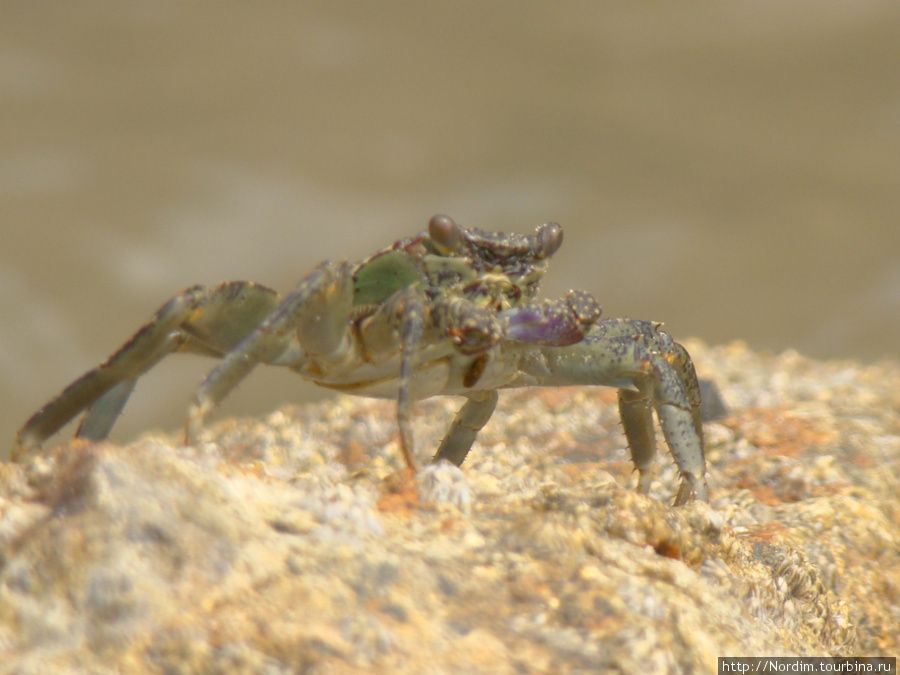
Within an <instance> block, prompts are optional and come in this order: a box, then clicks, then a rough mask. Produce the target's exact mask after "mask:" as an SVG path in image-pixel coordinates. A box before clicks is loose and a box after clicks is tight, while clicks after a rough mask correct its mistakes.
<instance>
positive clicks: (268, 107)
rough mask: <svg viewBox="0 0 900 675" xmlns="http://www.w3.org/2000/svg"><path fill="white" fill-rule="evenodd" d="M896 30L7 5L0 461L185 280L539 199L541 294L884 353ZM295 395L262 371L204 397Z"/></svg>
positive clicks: (878, 8)
mask: <svg viewBox="0 0 900 675" xmlns="http://www.w3.org/2000/svg"><path fill="white" fill-rule="evenodd" d="M898 35H900V3H897V2H896V0H881V1H877V0H860V1H855V2H849V1H847V0H815V1H813V0H798V1H796V2H785V1H784V0H778V1H774V0H758V1H754V2H737V3H672V4H669V3H632V2H629V1H619V2H615V1H613V2H604V3H597V2H594V1H593V0H581V1H571V2H565V3H549V2H548V3H523V2H511V1H509V2H508V1H501V0H494V1H493V2H487V3H486V2H482V1H481V0H478V1H471V2H469V1H459V0H455V1H454V2H452V3H444V2H442V3H437V2H429V3H423V2H418V1H408V2H384V3H357V2H340V1H338V2H335V1H334V0H329V1H322V2H315V1H308V0H305V1H304V2H302V3H297V2H287V1H285V2H268V3H229V4H227V5H222V4H219V3H212V2H192V3H156V2H148V1H138V2H131V3H127V4H126V3H114V2H94V3H87V4H84V3H76V4H64V3H53V4H44V3H3V4H2V6H0V139H2V142H0V235H2V237H0V431H2V435H3V438H5V439H7V440H4V441H2V442H0V457H3V456H4V453H5V452H6V451H7V448H8V443H9V442H10V441H11V439H12V436H13V434H14V432H15V430H16V429H17V428H18V426H19V425H21V424H22V423H23V422H24V421H25V419H26V418H27V417H28V416H29V415H30V414H31V413H32V412H34V410H36V409H37V408H38V407H39V406H41V405H42V404H44V403H45V402H46V401H47V400H48V399H49V398H50V397H51V396H54V395H56V394H57V393H58V392H59V391H60V390H61V389H62V388H63V386H64V385H66V384H68V383H69V382H70V381H71V380H72V379H74V378H75V377H77V376H79V375H80V374H82V373H83V372H84V371H86V370H87V369H89V368H91V367H93V366H94V365H96V364H97V363H99V362H100V361H102V360H104V359H105V358H106V357H107V356H108V355H109V354H110V353H112V352H113V351H114V350H115V349H117V348H118V347H119V346H120V345H121V344H122V343H123V342H124V341H125V340H126V339H127V338H128V337H129V336H130V335H131V334H132V333H133V332H134V331H135V330H136V329H137V328H138V327H139V326H140V325H142V324H143V323H144V322H145V321H146V320H147V319H148V318H149V317H150V316H151V315H152V313H153V312H154V311H155V310H156V309H157V307H159V306H160V305H161V304H162V303H163V302H164V301H165V300H167V299H168V298H169V297H171V296H172V295H173V294H174V293H176V292H178V291H180V290H181V289H183V288H185V287H187V286H190V285H192V284H195V283H205V284H212V283H215V282H217V281H220V280H225V279H253V280H256V281H259V282H262V283H264V284H267V285H270V286H273V287H275V288H277V289H279V290H282V291H288V290H290V289H291V288H292V287H293V286H294V284H295V283H296V282H297V281H298V280H299V279H300V278H301V277H302V276H303V275H304V274H305V273H306V272H307V271H308V270H309V269H310V268H311V267H312V266H313V265H315V264H316V263H318V262H319V261H321V260H324V259H341V258H349V259H351V260H355V259H360V258H363V257H365V256H367V255H369V254H370V253H372V252H374V251H376V250H378V249H379V248H381V247H382V246H385V245H387V244H389V243H391V242H393V241H394V240H395V239H398V238H400V237H402V236H406V235H411V234H413V233H415V232H418V231H420V230H422V229H424V227H425V226H426V223H427V222H428V219H429V217H430V216H431V215H432V214H433V213H435V212H444V213H447V214H449V215H451V216H452V217H454V218H455V219H456V220H457V222H459V223H461V224H464V225H467V226H478V227H482V228H485V229H491V230H518V231H531V230H532V228H533V227H534V226H535V225H537V224H539V223H541V222H544V221H547V220H555V221H558V222H559V223H561V224H562V225H563V227H564V229H565V235H566V243H565V244H564V246H563V248H562V250H561V251H560V252H559V253H558V254H557V256H556V257H555V258H554V264H553V266H552V268H551V274H550V276H549V278H548V279H547V282H546V284H545V287H544V292H545V295H548V296H557V295H559V294H561V293H562V292H564V291H565V290H566V289H568V288H570V287H575V288H584V289H587V290H589V291H591V292H593V293H594V294H595V295H596V296H597V297H598V298H599V300H600V301H601V303H602V305H603V308H604V313H605V315H606V316H632V317H638V318H647V319H657V320H661V321H664V322H665V323H666V326H667V329H668V330H669V332H670V333H672V335H674V336H675V337H676V339H680V338H687V337H699V338H702V339H704V340H706V341H708V342H710V343H722V342H726V341H730V340H735V339H740V340H745V341H746V342H748V343H749V344H750V345H751V346H752V347H754V348H758V349H764V350H773V351H780V350H784V349H787V348H792V349H797V350H799V351H800V352H802V353H804V354H807V355H811V356H814V357H819V358H827V359H833V358H838V359H847V358H852V359H860V360H864V361H873V360H877V359H881V358H885V357H887V358H897V357H898V356H900V342H898V338H897V336H898V333H900V189H898V188H900V40H898ZM212 365H213V362H212V361H209V360H205V359H202V358H195V357H184V356H175V357H172V358H171V359H169V360H167V361H165V362H164V363H163V364H162V365H160V366H159V367H158V368H156V369H155V370H154V371H153V372H152V374H151V375H149V376H148V377H146V378H145V379H143V380H142V381H141V383H140V384H139V386H138V390H137V392H136V394H135V396H134V399H133V401H132V404H131V406H129V408H128V409H126V413H125V415H124V416H123V419H122V421H121V423H120V425H119V426H118V427H117V428H116V431H115V434H114V435H115V437H116V438H119V439H121V440H126V439H128V438H130V437H131V436H133V435H134V434H135V433H137V432H138V431H141V430H145V429H151V428H154V427H162V428H165V429H174V428H176V427H178V426H179V425H181V423H182V420H183V415H184V411H185V407H186V404H187V401H188V400H189V397H190V395H191V393H192V391H193V388H194V387H195V386H196V385H197V384H198V383H199V381H200V380H201V379H202V377H203V376H204V375H205V373H206V372H207V371H208V370H209V369H210V368H211V367H212ZM312 395H323V392H321V390H319V391H316V390H315V388H314V387H311V386H308V385H305V384H304V383H303V382H301V381H300V380H299V378H297V377H296V376H293V375H291V374H290V373H289V372H282V371H281V370H280V369H259V370H258V371H257V372H255V373H254V375H253V377H252V378H250V380H249V381H247V382H246V383H245V384H244V385H242V387H241V388H240V389H239V391H238V392H236V393H235V394H234V395H233V396H232V397H231V398H230V399H229V400H228V401H227V402H226V404H225V406H224V409H223V410H222V414H238V415H250V414H257V413H262V412H265V411H269V410H272V409H273V408H274V407H275V406H277V405H278V404H279V403H281V402H284V401H299V400H304V399H305V398H308V397H310V396H312Z"/></svg>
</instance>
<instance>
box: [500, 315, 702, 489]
mask: <svg viewBox="0 0 900 675" xmlns="http://www.w3.org/2000/svg"><path fill="white" fill-rule="evenodd" d="M675 344H676V343H675V342H674V341H673V340H672V338H671V337H669V336H668V335H667V334H666V333H664V332H662V331H661V330H659V324H654V323H652V322H649V321H631V320H628V319H608V320H605V321H600V322H598V324H597V325H596V326H595V328H594V329H593V330H592V331H591V333H590V335H588V337H586V338H585V339H584V340H583V341H581V342H579V343H577V344H575V345H571V346H568V347H539V348H530V349H527V350H525V353H524V354H523V358H522V359H521V361H520V367H521V369H522V371H523V373H525V377H523V378H521V379H520V381H519V382H517V383H516V384H517V385H528V384H539V385H566V384H595V385H607V386H613V387H618V388H619V389H621V390H624V392H625V393H622V394H620V399H619V400H620V410H622V411H623V412H622V419H623V425H624V429H625V434H626V438H627V440H628V444H629V447H630V448H631V452H632V457H633V458H634V460H635V464H636V465H637V467H638V469H639V470H640V471H641V477H640V479H639V487H640V488H641V489H646V488H647V487H648V481H649V479H650V477H649V475H648V476H647V477H646V478H645V477H644V475H645V472H647V471H649V470H651V469H652V463H653V458H654V455H655V451H654V446H653V444H652V442H651V439H652V437H653V429H652V417H651V415H650V414H649V410H648V409H647V408H648V406H647V404H646V403H643V401H649V405H652V406H653V407H654V408H655V409H656V414H657V417H658V418H659V422H660V426H661V427H662V430H663V435H664V437H665V439H666V444H667V445H668V446H669V449H670V451H671V453H672V456H673V457H674V459H675V463H676V464H677V465H678V469H679V472H680V473H681V478H682V483H681V487H680V489H679V491H678V494H677V496H676V500H675V503H676V505H680V504H683V503H685V502H687V501H688V500H689V499H690V497H691V495H692V494H693V495H694V496H696V498H697V499H700V500H706V498H707V487H706V459H705V457H704V452H703V439H702V435H701V433H698V429H697V427H698V426H699V416H698V413H696V412H695V410H696V409H697V408H698V407H699V394H696V395H695V394H692V393H689V392H692V391H693V390H694V388H696V391H697V392H699V386H698V385H697V383H696V376H695V375H694V374H693V368H690V369H688V368H687V367H686V366H684V365H683V364H682V365H673V363H675V364H677V363H678V360H679V359H680V358H686V356H687V353H686V352H685V351H684V349H683V348H679V349H676V348H675V346H674V345H675ZM691 379H692V380H693V381H688V380H691ZM694 399H696V404H695V400H694ZM623 401H624V402H623Z"/></svg>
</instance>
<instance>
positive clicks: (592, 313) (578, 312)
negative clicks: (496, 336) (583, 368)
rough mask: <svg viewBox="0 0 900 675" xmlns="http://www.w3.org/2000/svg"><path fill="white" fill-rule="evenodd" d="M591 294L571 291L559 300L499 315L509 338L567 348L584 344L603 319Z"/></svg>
mask: <svg viewBox="0 0 900 675" xmlns="http://www.w3.org/2000/svg"><path fill="white" fill-rule="evenodd" d="M600 311H601V310H600V305H599V303H598V302H597V300H596V299H595V298H594V296H592V295H591V294H590V293H586V292H585V291H569V292H568V293H566V294H565V295H564V296H563V297H562V298H560V299H559V300H544V301H543V302H540V303H535V304H531V305H524V306H521V307H513V308H512V309H508V310H506V311H505V312H501V313H500V316H499V318H500V320H501V321H503V322H504V324H505V328H506V338H507V339H509V340H513V341H515V342H522V343H524V344H529V345H544V346H548V347H564V346H566V345H573V344H575V343H577V342H581V341H582V340H583V339H584V337H585V335H587V334H588V331H589V330H590V329H591V326H593V325H594V324H595V323H596V322H597V320H598V319H599V318H600Z"/></svg>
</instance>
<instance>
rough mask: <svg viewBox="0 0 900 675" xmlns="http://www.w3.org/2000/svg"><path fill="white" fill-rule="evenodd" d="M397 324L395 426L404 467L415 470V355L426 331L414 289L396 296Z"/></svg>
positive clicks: (421, 305)
mask: <svg viewBox="0 0 900 675" xmlns="http://www.w3.org/2000/svg"><path fill="white" fill-rule="evenodd" d="M396 302H397V303H398V310H399V314H400V316H401V317H402V319H401V324H400V341H401V342H400V343H401V345H402V346H401V351H400V381H399V386H398V388H397V427H398V428H399V430H400V449H401V450H402V451H403V458H404V459H405V460H406V466H408V467H409V468H410V469H412V470H413V471H415V470H416V469H417V466H416V456H415V452H414V450H413V433H412V423H411V421H410V420H411V418H412V412H413V403H414V402H415V399H414V396H413V392H412V388H413V385H414V383H415V377H416V366H417V365H418V362H419V359H418V354H419V350H420V349H421V346H422V334H423V332H424V330H425V298H424V297H422V295H421V293H420V292H418V291H417V290H416V289H412V288H408V289H406V290H404V291H401V292H400V293H399V294H398V295H397V296H396Z"/></svg>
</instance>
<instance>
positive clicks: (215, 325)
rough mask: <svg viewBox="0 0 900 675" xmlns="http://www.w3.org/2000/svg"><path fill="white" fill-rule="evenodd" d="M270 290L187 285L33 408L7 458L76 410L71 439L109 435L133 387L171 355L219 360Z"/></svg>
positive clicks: (269, 299)
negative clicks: (101, 360) (102, 357)
mask: <svg viewBox="0 0 900 675" xmlns="http://www.w3.org/2000/svg"><path fill="white" fill-rule="evenodd" d="M277 299H278V295H277V294H276V293H275V291H273V290H271V289H269V288H266V287H265V286H260V285H258V284H253V283H249V282H245V281H238V282H231V283H224V284H220V285H219V286H216V287H214V288H206V287H203V286H193V287H191V288H189V289H187V290H185V291H183V292H181V293H179V294H178V295H176V296H175V297H174V298H172V299H171V300H169V301H168V302H167V303H166V304H165V305H163V306H162V307H160V309H159V310H158V311H157V312H156V314H154V315H153V318H152V319H151V320H150V321H149V322H148V323H147V324H146V325H145V326H144V327H143V328H141V329H140V330H139V331H138V332H137V333H135V334H134V336H133V337H132V338H131V339H130V340H129V341H128V342H126V343H125V344H124V345H123V346H122V347H121V348H120V349H119V350H118V351H117V352H116V353H115V354H113V355H112V356H111V357H110V358H109V359H107V360H106V361H105V362H104V363H102V364H101V365H99V366H98V367H96V368H94V369H93V370H90V371H88V372H87V373H85V374H84V375H82V376H81V377H79V378H78V379H77V380H75V381H74V382H72V383H71V384H70V385H69V386H68V387H66V388H65V389H64V390H63V392H62V393H61V394H60V395H59V396H57V397H56V398H54V399H53V400H52V401H50V402H49V403H48V404H47V405H45V406H44V407H43V408H41V409H40V410H38V411H37V412H36V413H35V414H34V415H33V416H32V417H31V419H29V420H28V421H27V422H26V423H25V425H24V426H23V427H22V428H21V429H20V430H19V433H18V434H17V436H16V440H15V442H14V444H13V450H12V459H13V461H20V460H22V459H24V458H25V457H26V456H27V455H28V454H29V452H30V451H31V450H32V449H34V448H35V447H37V446H38V445H40V444H41V443H42V442H43V441H44V440H46V439H47V438H49V437H50V436H52V435H53V434H54V433H56V432H57V431H59V430H60V429H61V428H62V427H63V426H64V425H65V424H66V423H67V422H69V421H70V420H71V419H72V418H74V417H75V416H76V415H77V414H78V413H80V412H81V411H82V410H85V409H87V410H88V412H87V415H86V416H85V418H84V420H83V421H82V423H81V426H80V427H79V429H78V433H77V435H78V436H80V437H82V438H88V439H90V440H102V439H104V438H106V436H107V435H108V434H109V431H110V429H111V428H112V426H113V424H114V423H115V420H116V417H117V416H118V415H119V413H120V412H121V410H122V408H123V407H124V406H125V403H126V402H127V401H128V397H129V396H130V395H131V392H132V390H133V389H134V385H135V383H136V381H137V378H139V377H140V376H141V375H143V374H144V373H145V372H147V371H148V370H150V368H152V367H153V366H154V365H156V364H157V363H158V362H159V361H160V360H161V359H162V358H164V357H165V356H166V355H168V354H171V353H172V352H175V351H183V352H193V353H199V354H206V355H210V356H219V355H221V354H223V353H224V352H227V351H228V350H229V349H231V347H232V346H233V345H234V344H236V343H237V342H238V341H239V339H240V338H241V337H243V336H244V335H246V333H247V332H249V330H250V328H251V327H252V326H254V325H255V324H256V323H258V321H259V320H260V319H261V317H263V316H265V315H266V314H268V313H269V312H270V311H271V309H272V307H274V306H275V304H276V303H277Z"/></svg>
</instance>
